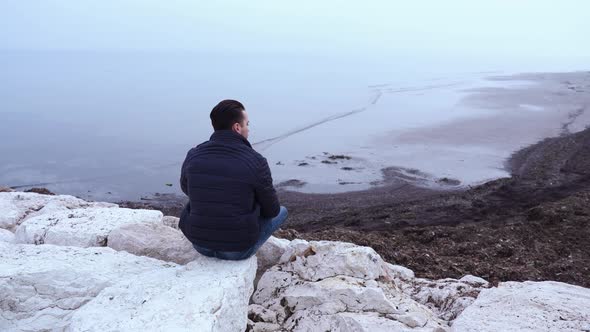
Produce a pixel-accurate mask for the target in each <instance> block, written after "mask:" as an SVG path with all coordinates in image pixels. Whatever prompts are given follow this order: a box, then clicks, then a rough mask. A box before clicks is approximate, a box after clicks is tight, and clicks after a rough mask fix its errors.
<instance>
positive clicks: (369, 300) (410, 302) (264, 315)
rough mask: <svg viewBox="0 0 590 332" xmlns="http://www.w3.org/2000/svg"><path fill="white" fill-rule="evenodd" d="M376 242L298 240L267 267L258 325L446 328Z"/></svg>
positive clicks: (254, 310) (255, 315) (257, 300)
mask: <svg viewBox="0 0 590 332" xmlns="http://www.w3.org/2000/svg"><path fill="white" fill-rule="evenodd" d="M386 267H387V265H386V263H385V262H384V261H383V260H382V259H381V257H380V256H379V255H378V254H377V253H376V252H375V251H374V250H373V249H371V248H368V247H361V246H356V245H353V244H350V243H343V242H328V241H319V242H307V241H303V240H293V241H291V242H290V243H289V245H288V246H287V248H286V249H285V252H284V254H283V255H282V256H281V258H280V260H279V263H278V265H276V266H274V267H272V268H271V269H269V270H267V271H266V273H264V274H263V275H262V277H261V279H260V281H259V282H258V285H257V289H256V291H255V292H254V294H253V296H252V302H253V304H252V305H251V306H250V308H249V317H250V320H251V323H250V326H251V328H252V330H264V329H266V328H267V327H269V326H276V325H279V326H280V327H281V328H282V329H285V330H288V331H318V330H322V331H324V330H333V331H433V330H436V329H439V330H442V331H444V329H446V328H448V323H447V322H445V321H443V320H441V319H439V318H438V317H437V315H436V314H435V313H434V312H432V311H431V310H430V309H429V308H428V307H426V306H425V305H422V304H420V303H418V302H416V301H415V300H414V299H412V298H411V296H410V295H408V294H406V293H404V292H403V291H402V290H401V289H400V288H399V287H398V286H397V285H396V281H395V280H393V279H392V278H391V277H390V276H389V275H388V274H387V270H386Z"/></svg>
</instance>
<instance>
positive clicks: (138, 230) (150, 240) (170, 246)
mask: <svg viewBox="0 0 590 332" xmlns="http://www.w3.org/2000/svg"><path fill="white" fill-rule="evenodd" d="M108 246H109V247H110V248H113V249H115V250H124V251H126V252H128V253H131V254H134V255H138V256H147V257H152V258H156V259H160V260H164V261H168V262H175V263H178V264H186V263H188V262H190V261H193V260H195V259H196V258H197V256H200V254H199V253H198V252H197V251H196V250H195V249H194V247H193V245H192V244H191V242H190V241H189V240H187V239H186V237H185V236H184V234H182V232H180V231H178V230H176V229H173V228H171V227H168V226H165V225H162V224H157V223H149V222H148V223H145V222H144V223H138V224H127V225H123V226H120V227H118V228H115V229H113V230H112V231H111V232H110V233H109V237H108Z"/></svg>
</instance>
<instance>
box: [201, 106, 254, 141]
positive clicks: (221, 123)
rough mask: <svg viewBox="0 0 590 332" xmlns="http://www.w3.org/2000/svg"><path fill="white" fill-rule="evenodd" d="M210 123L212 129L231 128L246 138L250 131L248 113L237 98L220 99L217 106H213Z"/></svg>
mask: <svg viewBox="0 0 590 332" xmlns="http://www.w3.org/2000/svg"><path fill="white" fill-rule="evenodd" d="M209 117H210V118H211V124H212V125H213V129H214V130H215V131H217V130H233V131H235V132H236V133H238V134H240V135H242V136H244V137H245V138H248V132H249V131H250V130H249V128H248V125H249V124H250V123H249V121H248V113H246V110H245V109H244V105H242V103H240V102H239V101H237V100H231V99H227V100H222V101H221V102H220V103H219V104H217V106H215V107H213V110H211V114H210V115H209Z"/></svg>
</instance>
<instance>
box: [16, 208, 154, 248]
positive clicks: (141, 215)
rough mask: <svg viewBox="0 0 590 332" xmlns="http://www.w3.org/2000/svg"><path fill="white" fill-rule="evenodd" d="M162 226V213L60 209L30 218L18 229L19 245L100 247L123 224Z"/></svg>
mask: <svg viewBox="0 0 590 332" xmlns="http://www.w3.org/2000/svg"><path fill="white" fill-rule="evenodd" d="M140 222H146V223H157V224H161V223H162V212H160V211H153V210H131V209H121V208H97V207H90V208H85V209H73V210H65V211H64V210H57V211H52V212H51V213H44V214H41V215H39V216H36V217H32V218H27V219H26V220H25V221H24V222H22V224H21V225H20V226H19V227H18V228H17V230H16V237H15V241H16V242H17V243H30V244H55V245H64V246H77V247H99V246H105V245H106V244H107V237H108V235H109V233H110V232H111V231H112V230H113V229H115V228H117V227H119V226H122V225H125V224H133V223H140Z"/></svg>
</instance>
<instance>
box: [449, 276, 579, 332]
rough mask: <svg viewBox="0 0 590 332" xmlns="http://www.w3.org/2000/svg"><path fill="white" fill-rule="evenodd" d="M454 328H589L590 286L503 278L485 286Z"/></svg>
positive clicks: (560, 331)
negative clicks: (510, 280) (498, 283)
mask: <svg viewBox="0 0 590 332" xmlns="http://www.w3.org/2000/svg"><path fill="white" fill-rule="evenodd" d="M452 330H453V331H457V332H460V331H478V332H485V331H556V332H557V331H559V332H565V331H590V289H588V288H583V287H578V286H573V285H568V284H564V283H560V282H553V281H544V282H532V281H526V282H504V283H501V284H500V285H499V286H498V287H497V288H490V289H484V290H482V291H481V293H480V294H479V296H478V298H477V300H475V302H474V303H473V304H472V305H470V306H469V307H467V308H466V309H465V310H464V311H463V313H461V315H459V317H457V319H456V320H455V321H454V322H453V329H452Z"/></svg>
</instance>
